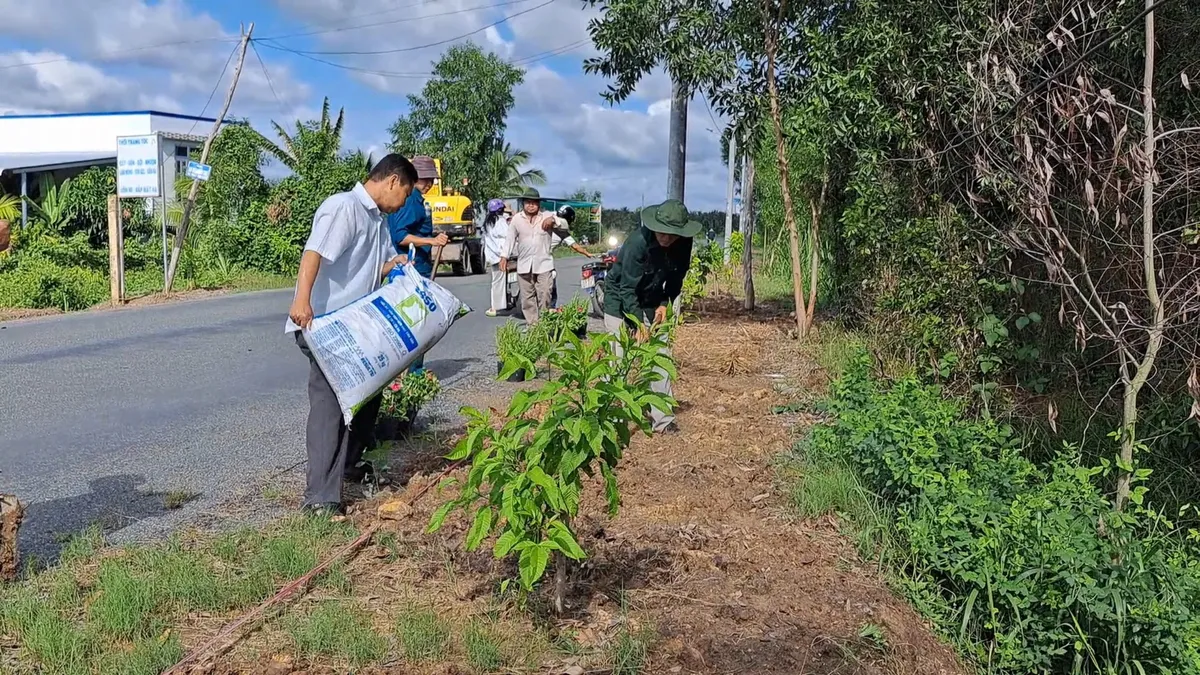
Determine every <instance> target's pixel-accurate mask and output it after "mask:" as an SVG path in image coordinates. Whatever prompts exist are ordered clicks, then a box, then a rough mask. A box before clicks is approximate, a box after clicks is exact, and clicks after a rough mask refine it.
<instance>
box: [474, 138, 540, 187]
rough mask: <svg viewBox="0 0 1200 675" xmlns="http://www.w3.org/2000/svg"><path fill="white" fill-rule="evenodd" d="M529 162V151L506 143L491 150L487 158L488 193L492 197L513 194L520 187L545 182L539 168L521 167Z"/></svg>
mask: <svg viewBox="0 0 1200 675" xmlns="http://www.w3.org/2000/svg"><path fill="white" fill-rule="evenodd" d="M528 162H529V152H528V151H525V150H517V149H515V148H513V147H512V146H511V145H509V144H508V143H505V144H504V147H502V148H500V149H498V150H494V151H492V154H491V156H489V157H488V160H487V170H486V172H485V174H484V175H485V176H486V177H487V178H486V180H485V183H486V185H487V188H486V189H487V190H488V194H489V195H490V196H492V197H501V196H509V195H515V194H518V193H520V192H521V190H522V189H524V188H527V187H533V186H535V185H545V184H546V174H545V173H543V172H542V170H541V169H524V170H523V169H522V167H524V166H525V164H527V163H528Z"/></svg>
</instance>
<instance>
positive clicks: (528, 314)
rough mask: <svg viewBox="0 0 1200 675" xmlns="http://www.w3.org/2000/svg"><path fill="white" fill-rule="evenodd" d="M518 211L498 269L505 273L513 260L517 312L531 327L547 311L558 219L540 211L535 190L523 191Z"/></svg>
mask: <svg viewBox="0 0 1200 675" xmlns="http://www.w3.org/2000/svg"><path fill="white" fill-rule="evenodd" d="M519 203H520V212H519V213H517V214H516V215H514V216H513V217H512V220H510V221H509V222H508V237H507V238H506V239H505V242H504V251H503V255H501V256H500V269H501V270H503V271H505V272H507V271H508V259H509V258H511V257H512V256H513V255H514V254H515V255H516V257H517V284H518V285H519V286H520V287H521V313H522V314H524V315H525V323H527V324H533V323H536V322H537V320H538V316H539V314H540V313H541V312H542V311H544V310H547V309H550V301H551V294H552V292H553V285H554V255H553V253H551V250H552V249H553V248H554V246H555V240H556V239H557V238H558V237H557V236H556V235H555V233H554V228H555V227H556V226H557V225H558V219H557V218H555V216H554V214H553V213H547V212H545V211H543V210H542V197H541V195H540V194H539V193H538V191H537V190H535V189H533V188H526V189H525V193H524V194H523V195H521V198H520V200H519ZM585 255H586V252H585Z"/></svg>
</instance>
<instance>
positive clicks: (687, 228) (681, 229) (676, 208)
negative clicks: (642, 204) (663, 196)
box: [642, 199, 704, 238]
mask: <svg viewBox="0 0 1200 675" xmlns="http://www.w3.org/2000/svg"><path fill="white" fill-rule="evenodd" d="M642 224H643V225H645V226H646V228H647V229H649V230H650V231H651V232H661V233H662V234H676V235H679V236H680V237H688V238H691V237H695V236H696V235H698V234H700V230H703V229H704V226H703V225H701V224H700V223H698V222H697V221H695V220H691V219H690V215H689V214H688V210H687V207H686V206H684V205H683V202H681V201H679V200H678V199H668V200H667V201H665V202H663V203H661V204H655V205H654V206H647V207H646V208H644V209H642Z"/></svg>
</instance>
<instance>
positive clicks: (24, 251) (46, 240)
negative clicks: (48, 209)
mask: <svg viewBox="0 0 1200 675" xmlns="http://www.w3.org/2000/svg"><path fill="white" fill-rule="evenodd" d="M20 257H22V258H31V257H37V258H43V259H45V260H48V261H50V262H52V263H54V264H55V265H57V266H58V267H83V268H87V269H89V270H93V271H96V272H105V271H107V270H108V251H107V250H104V249H99V248H92V245H91V243H90V242H89V240H88V236H87V234H85V233H83V232H76V233H75V234H72V235H71V236H69V237H60V236H57V235H53V234H43V235H40V236H37V237H31V238H30V240H29V241H28V243H27V244H25V245H24V246H23V247H22V248H21V251H20Z"/></svg>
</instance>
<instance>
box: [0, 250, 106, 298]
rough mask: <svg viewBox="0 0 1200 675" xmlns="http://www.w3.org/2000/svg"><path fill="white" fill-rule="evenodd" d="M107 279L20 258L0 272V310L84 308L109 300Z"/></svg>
mask: <svg viewBox="0 0 1200 675" xmlns="http://www.w3.org/2000/svg"><path fill="white" fill-rule="evenodd" d="M108 293H109V288H108V279H107V278H106V277H105V276H104V275H103V274H101V273H100V272H97V271H95V270H91V269H87V268H84V267H62V266H59V265H57V264H55V263H54V262H53V261H51V260H48V259H46V258H43V257H40V256H33V255H30V256H24V255H23V256H19V257H17V262H16V264H15V266H13V267H11V268H10V269H8V270H7V271H4V272H0V307H21V308H28V309H39V308H47V307H52V308H58V309H62V310H63V311H71V310H76V309H86V308H88V307H91V306H93V305H96V304H98V303H101V302H104V300H106V299H107V298H108Z"/></svg>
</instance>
